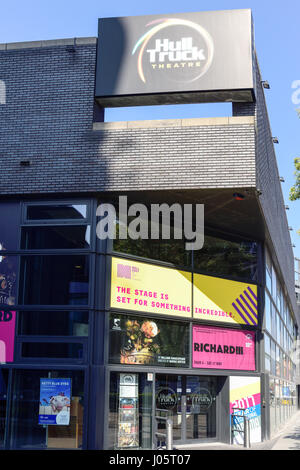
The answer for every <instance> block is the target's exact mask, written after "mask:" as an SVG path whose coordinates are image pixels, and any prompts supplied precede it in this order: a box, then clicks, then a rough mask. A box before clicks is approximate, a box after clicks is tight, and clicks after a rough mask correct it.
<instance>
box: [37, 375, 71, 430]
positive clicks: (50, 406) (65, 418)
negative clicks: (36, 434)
mask: <svg viewBox="0 0 300 470" xmlns="http://www.w3.org/2000/svg"><path fill="white" fill-rule="evenodd" d="M70 407H71V379H51V378H49V379H47V378H44V379H40V406H39V424H47V425H49V424H56V425H60V426H62V425H64V426H67V425H69V424H70Z"/></svg>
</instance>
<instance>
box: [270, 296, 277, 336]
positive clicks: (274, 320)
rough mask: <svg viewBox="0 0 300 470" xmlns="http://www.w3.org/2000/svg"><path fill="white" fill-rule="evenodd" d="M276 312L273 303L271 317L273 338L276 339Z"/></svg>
mask: <svg viewBox="0 0 300 470" xmlns="http://www.w3.org/2000/svg"><path fill="white" fill-rule="evenodd" d="M276 315H277V313H276V310H275V307H274V305H273V303H272V302H271V316H272V336H273V338H274V339H276V338H277V331H276Z"/></svg>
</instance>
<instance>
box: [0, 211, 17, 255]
mask: <svg viewBox="0 0 300 470" xmlns="http://www.w3.org/2000/svg"><path fill="white" fill-rule="evenodd" d="M0 214H1V224H0V251H1V250H18V249H19V225H20V204H19V203H15V202H5V203H3V202H2V203H0Z"/></svg>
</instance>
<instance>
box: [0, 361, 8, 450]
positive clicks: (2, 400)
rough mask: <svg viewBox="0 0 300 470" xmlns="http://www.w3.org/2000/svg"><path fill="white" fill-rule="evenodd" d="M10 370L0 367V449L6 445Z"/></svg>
mask: <svg viewBox="0 0 300 470" xmlns="http://www.w3.org/2000/svg"><path fill="white" fill-rule="evenodd" d="M7 388H8V370H6V369H3V368H2V369H0V449H2V448H3V447H4V438H5V424H6V409H7V406H6V405H7V397H8V392H7Z"/></svg>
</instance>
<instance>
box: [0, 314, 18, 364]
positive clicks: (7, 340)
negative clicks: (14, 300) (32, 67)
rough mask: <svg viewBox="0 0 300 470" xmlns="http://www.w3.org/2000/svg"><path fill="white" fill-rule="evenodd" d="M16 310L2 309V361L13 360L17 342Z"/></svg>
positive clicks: (0, 327)
mask: <svg viewBox="0 0 300 470" xmlns="http://www.w3.org/2000/svg"><path fill="white" fill-rule="evenodd" d="M15 325H16V312H15V311H5V310H4V311H1V310H0V363H2V364H3V363H6V362H13V360H14V343H15Z"/></svg>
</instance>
